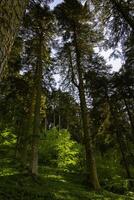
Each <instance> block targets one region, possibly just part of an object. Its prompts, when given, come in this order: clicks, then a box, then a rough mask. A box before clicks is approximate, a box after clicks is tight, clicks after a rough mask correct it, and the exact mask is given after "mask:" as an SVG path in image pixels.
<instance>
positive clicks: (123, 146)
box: [116, 130, 133, 187]
mask: <svg viewBox="0 0 134 200" xmlns="http://www.w3.org/2000/svg"><path fill="white" fill-rule="evenodd" d="M116 137H117V142H118V144H119V148H120V152H121V155H122V160H123V164H124V168H125V171H126V175H127V178H128V179H132V176H131V173H130V169H129V163H128V160H127V158H126V154H125V149H126V148H125V146H126V145H125V143H124V141H123V137H122V136H121V134H120V133H119V131H118V130H117V131H116ZM129 183H130V186H131V187H133V183H132V181H129Z"/></svg>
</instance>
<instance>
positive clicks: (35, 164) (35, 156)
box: [31, 33, 42, 175]
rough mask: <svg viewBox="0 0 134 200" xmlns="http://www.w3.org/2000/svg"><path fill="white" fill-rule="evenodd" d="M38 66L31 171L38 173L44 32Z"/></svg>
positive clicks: (40, 36)
mask: <svg viewBox="0 0 134 200" xmlns="http://www.w3.org/2000/svg"><path fill="white" fill-rule="evenodd" d="M38 51H39V52H38V58H37V68H36V80H35V89H36V97H35V111H34V127H33V138H32V160H31V173H32V174H33V175H38V145H39V138H40V104H41V83H42V34H41V33H40V35H39V50H38Z"/></svg>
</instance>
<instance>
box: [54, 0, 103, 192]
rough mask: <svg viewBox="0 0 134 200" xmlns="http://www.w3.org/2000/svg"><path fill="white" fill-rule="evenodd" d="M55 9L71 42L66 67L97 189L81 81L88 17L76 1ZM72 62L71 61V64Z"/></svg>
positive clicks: (68, 41)
mask: <svg viewBox="0 0 134 200" xmlns="http://www.w3.org/2000/svg"><path fill="white" fill-rule="evenodd" d="M55 12H56V14H57V18H58V20H59V26H60V30H61V31H63V32H62V33H63V37H64V41H65V43H66V44H69V43H71V46H70V47H69V48H68V49H69V51H68V52H69V54H68V57H69V63H70V64H69V66H70V67H71V71H72V72H73V73H71V75H72V81H73V83H74V85H75V86H76V87H77V88H78V92H79V99H80V107H81V118H82V125H83V133H84V145H85V152H86V164H87V170H88V173H89V174H90V182H91V184H92V186H93V187H94V189H96V190H98V189H100V185H99V181H98V176H97V169H96V163H95V157H94V152H93V144H92V139H91V132H90V128H89V122H88V108H87V103H86V93H85V84H84V72H85V71H84V64H85V63H83V60H85V57H86V56H85V55H84V53H85V49H86V50H88V54H89V53H90V56H91V52H92V51H93V50H92V47H90V48H89V41H90V40H91V38H93V35H92V34H95V33H94V32H93V31H91V29H90V28H89V25H88V20H89V16H88V11H87V8H86V7H83V6H82V5H81V4H80V3H79V2H78V1H76V0H73V1H69V0H66V1H65V3H62V4H61V5H59V6H58V7H57V8H56V10H55ZM89 29H90V40H88V39H89V38H87V37H86V35H85V30H86V31H89ZM86 34H87V33H86ZM90 42H91V41H90ZM87 44H88V45H87ZM90 45H91V43H90ZM72 55H73V62H72ZM86 55H87V54H86ZM84 56H85V57H84ZM70 61H71V62H70ZM72 63H73V64H74V63H75V64H74V65H73V66H71V65H72ZM73 70H75V72H76V74H75V73H74V71H73ZM74 76H75V77H74ZM75 81H77V82H75Z"/></svg>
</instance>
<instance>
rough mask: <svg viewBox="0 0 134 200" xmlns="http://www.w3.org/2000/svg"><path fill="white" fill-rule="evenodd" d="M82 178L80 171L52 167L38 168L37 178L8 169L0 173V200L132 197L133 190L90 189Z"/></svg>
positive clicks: (130, 199)
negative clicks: (119, 191)
mask: <svg viewBox="0 0 134 200" xmlns="http://www.w3.org/2000/svg"><path fill="white" fill-rule="evenodd" d="M7 171H8V170H7ZM84 181H85V180H84V178H83V175H80V174H76V173H67V172H66V173H65V172H63V171H61V170H57V169H53V168H41V169H40V177H38V178H35V177H31V176H26V175H21V174H19V173H18V174H17V173H14V171H12V172H11V170H10V173H6V174H4V173H3V174H1V176H0V200H134V195H133V194H132V193H130V194H129V196H127V195H117V194H114V193H111V192H107V191H104V190H103V191H100V192H94V191H92V190H90V191H89V189H88V188H87V187H86V186H85V184H84Z"/></svg>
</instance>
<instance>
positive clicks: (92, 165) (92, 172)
mask: <svg viewBox="0 0 134 200" xmlns="http://www.w3.org/2000/svg"><path fill="white" fill-rule="evenodd" d="M74 47H75V53H76V65H77V72H78V80H79V86H78V90H79V98H80V107H81V116H82V124H83V132H84V145H85V151H86V164H87V170H88V172H89V176H90V182H91V184H92V186H93V188H94V189H95V190H99V189H100V184H99V180H98V176H97V169H96V162H95V157H94V153H93V147H92V140H91V135H90V133H89V127H88V111H87V105H86V98H85V91H84V90H85V89H84V83H83V69H82V66H81V60H80V50H79V47H78V42H77V29H76V27H75V25H74Z"/></svg>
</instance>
